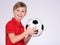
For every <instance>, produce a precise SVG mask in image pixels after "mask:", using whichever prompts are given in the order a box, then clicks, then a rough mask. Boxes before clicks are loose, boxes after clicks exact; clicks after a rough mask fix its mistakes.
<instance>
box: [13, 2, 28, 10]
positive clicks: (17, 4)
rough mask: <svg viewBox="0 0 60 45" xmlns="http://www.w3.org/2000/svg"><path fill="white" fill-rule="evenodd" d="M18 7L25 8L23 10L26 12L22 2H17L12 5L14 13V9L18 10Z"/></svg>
mask: <svg viewBox="0 0 60 45" xmlns="http://www.w3.org/2000/svg"><path fill="white" fill-rule="evenodd" d="M19 7H25V8H26V11H27V6H26V4H25V3H23V2H17V3H16V4H15V5H14V7H13V11H14V10H15V9H17V8H19Z"/></svg>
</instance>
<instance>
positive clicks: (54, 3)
mask: <svg viewBox="0 0 60 45" xmlns="http://www.w3.org/2000/svg"><path fill="white" fill-rule="evenodd" d="M18 1H22V2H24V3H26V5H27V7H28V10H27V14H26V16H25V18H24V19H23V20H22V23H23V25H24V26H25V24H26V22H27V21H28V20H29V19H31V18H39V19H40V20H41V21H42V22H43V24H44V27H45V29H44V32H43V33H42V35H41V36H39V37H32V38H31V40H30V41H29V43H28V44H27V45H60V0H0V45H5V42H6V40H5V25H6V23H7V22H8V21H9V20H10V19H11V18H12V17H13V12H12V8H13V5H14V4H15V3H16V2H18Z"/></svg>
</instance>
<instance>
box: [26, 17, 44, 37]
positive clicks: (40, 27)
mask: <svg viewBox="0 0 60 45" xmlns="http://www.w3.org/2000/svg"><path fill="white" fill-rule="evenodd" d="M28 26H30V27H31V28H32V27H35V26H36V27H37V28H36V32H37V33H35V34H31V35H32V36H34V37H36V36H40V35H41V34H42V32H43V30H44V25H43V24H42V23H41V21H40V20H39V19H36V18H34V19H30V20H29V21H28V22H27V24H26V29H27V27H28Z"/></svg>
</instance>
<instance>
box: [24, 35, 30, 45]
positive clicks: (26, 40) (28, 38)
mask: <svg viewBox="0 0 60 45" xmlns="http://www.w3.org/2000/svg"><path fill="white" fill-rule="evenodd" d="M30 39H31V36H30V35H29V36H27V37H26V38H25V39H24V42H25V45H26V44H27V43H28V42H29V40H30Z"/></svg>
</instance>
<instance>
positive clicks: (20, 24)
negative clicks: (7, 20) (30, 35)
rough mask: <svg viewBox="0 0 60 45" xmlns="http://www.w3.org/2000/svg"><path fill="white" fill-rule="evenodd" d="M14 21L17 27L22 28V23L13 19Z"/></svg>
mask: <svg viewBox="0 0 60 45" xmlns="http://www.w3.org/2000/svg"><path fill="white" fill-rule="evenodd" d="M12 20H13V21H14V22H15V23H16V24H17V26H22V23H21V22H18V21H17V20H16V19H15V18H12Z"/></svg>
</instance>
